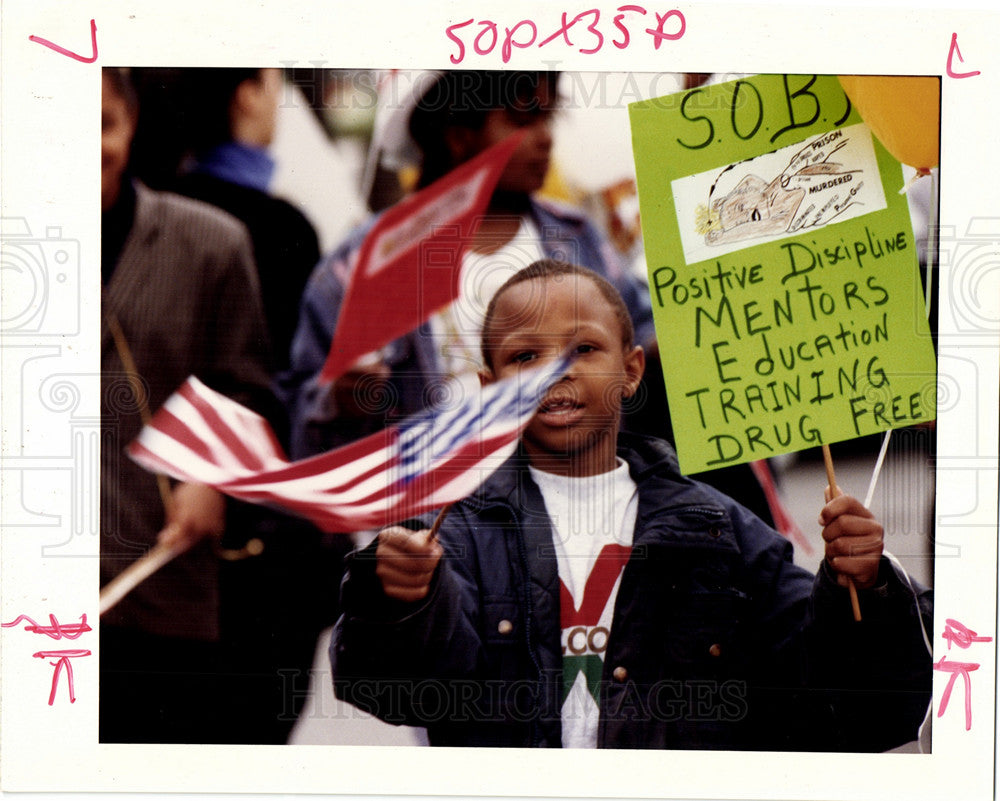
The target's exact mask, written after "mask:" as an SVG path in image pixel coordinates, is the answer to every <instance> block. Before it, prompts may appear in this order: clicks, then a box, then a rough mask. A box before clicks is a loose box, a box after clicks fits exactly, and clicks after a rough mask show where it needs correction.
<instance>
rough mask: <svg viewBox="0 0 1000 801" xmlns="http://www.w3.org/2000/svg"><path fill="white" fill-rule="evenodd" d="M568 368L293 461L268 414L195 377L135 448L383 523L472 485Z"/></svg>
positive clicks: (315, 517) (140, 457) (325, 525)
mask: <svg viewBox="0 0 1000 801" xmlns="http://www.w3.org/2000/svg"><path fill="white" fill-rule="evenodd" d="M568 366H569V361H568V360H567V359H559V360H554V361H553V362H551V363H549V364H548V365H545V366H544V367H542V368H539V369H536V370H525V371H524V372H523V373H521V374H520V375H519V376H517V377H515V378H513V379H509V380H507V381H502V382H498V383H496V384H492V385H490V386H488V387H485V388H484V389H482V390H481V391H480V392H479V393H477V394H476V395H473V396H470V397H467V398H464V399H462V400H461V401H460V402H459V403H457V404H454V405H453V406H450V407H448V408H431V409H427V410H425V411H423V412H420V413H419V414H417V415H414V416H413V417H410V418H408V419H407V420H404V421H403V422H401V423H400V424H398V425H396V426H393V427H391V428H387V429H385V430H383V431H379V432H377V433H376V434H372V435H371V436H368V437H366V438H364V439H362V440H358V441H357V442H353V443H351V444H349V445H345V446H344V447H342V448H338V449H336V450H333V451H329V452H327V453H324V454H320V455H318V456H314V457H311V458H309V459H303V460H300V461H295V462H291V461H289V460H288V458H287V457H286V456H285V454H284V452H283V450H282V448H281V446H280V445H279V443H278V441H277V439H276V438H275V436H274V433H273V432H272V430H271V428H270V426H269V425H268V423H267V422H266V421H265V420H264V419H263V418H262V417H260V416H259V415H257V414H255V413H254V412H252V411H250V410H249V409H246V408H245V407H243V406H241V405H240V404H238V403H236V402H235V401H233V400H231V399H230V398H227V397H225V396H224V395H220V394H219V393H217V392H215V391H214V390H212V389H210V388H209V387H207V386H205V385H204V384H203V383H202V382H201V381H199V380H198V379H197V378H195V377H193V376H192V377H191V378H189V379H188V380H187V382H185V384H184V385H183V386H182V387H181V388H180V389H179V390H178V391H177V392H175V393H174V394H173V395H172V396H171V397H170V398H169V399H168V400H167V402H166V403H165V404H164V405H163V407H162V408H161V409H160V410H159V411H158V412H157V413H156V415H155V416H154V418H153V420H152V422H151V423H150V424H149V425H148V426H146V427H145V428H144V429H143V430H142V432H141V433H140V435H139V437H138V438H137V439H136V440H135V441H134V442H132V443H131V444H130V445H129V448H128V453H129V455H130V456H131V457H132V458H133V459H135V460H136V461H137V462H138V463H139V464H141V465H143V466H144V467H146V468H147V469H149V470H152V471H154V472H160V473H165V474H167V475H169V476H171V477H173V478H175V479H178V480H180V481H190V482H196V483H200V484H208V485H209V486H212V487H215V488H216V489H218V490H220V491H221V492H224V493H226V494H227V495H231V496H232V497H234V498H238V499H240V500H244V501H249V502H252V503H260V504H266V505H270V506H275V507H278V508H281V509H284V510H286V511H288V512H291V513H294V514H298V515H300V516H303V517H306V518H308V519H310V520H312V521H313V522H314V523H315V524H316V525H317V526H319V527H320V528H321V529H323V530H325V531H340V532H350V531H360V530H363V529H368V528H378V527H381V526H385V525H388V524H390V523H393V522H398V521H400V520H405V519H408V518H410V517H413V516H415V515H418V514H422V513H424V512H427V511H430V510H432V509H436V508H439V507H441V506H443V505H444V504H446V503H450V502H452V501H455V500H458V499H460V498H463V497H465V496H466V495H468V494H469V493H471V492H472V491H473V490H475V488H476V487H477V486H479V484H481V483H482V482H483V481H484V480H485V479H486V478H487V477H488V476H489V475H490V473H492V472H493V471H494V470H495V469H496V468H497V467H499V466H500V465H501V464H502V463H503V461H504V460H505V459H507V458H508V457H509V456H510V455H511V454H512V453H513V452H514V450H515V448H516V447H517V440H518V438H519V437H520V434H521V431H522V430H523V429H524V427H525V426H526V425H527V424H528V422H529V420H530V419H531V417H532V416H533V415H534V413H535V411H536V410H537V408H538V404H539V403H540V402H541V400H542V398H543V397H544V395H545V393H546V392H547V391H548V389H549V387H550V386H552V384H554V383H555V382H556V381H558V380H559V378H560V377H561V376H562V375H563V373H564V372H565V371H566V369H567V368H568Z"/></svg>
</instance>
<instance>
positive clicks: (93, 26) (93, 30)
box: [28, 20, 97, 64]
mask: <svg viewBox="0 0 1000 801" xmlns="http://www.w3.org/2000/svg"><path fill="white" fill-rule="evenodd" d="M28 40H29V41H32V42H36V43H37V44H40V45H45V47H49V48H52V49H53V50H55V51H56V52H57V53H60V54H61V55H64V56H69V57H70V58H75V59H76V60H77V61H82V62H83V63H84V64H93V63H94V62H95V61H97V23H96V22H95V21H94V20H91V21H90V46H91V47H92V48H93V51H94V55H92V56H89V57H88V56H81V55H80V54H79V53H74V52H73V51H72V50H67V49H66V48H65V47H61V46H60V45H57V44H55V42H50V41H49V40H48V39H43V38H42V37H41V36H29V37H28Z"/></svg>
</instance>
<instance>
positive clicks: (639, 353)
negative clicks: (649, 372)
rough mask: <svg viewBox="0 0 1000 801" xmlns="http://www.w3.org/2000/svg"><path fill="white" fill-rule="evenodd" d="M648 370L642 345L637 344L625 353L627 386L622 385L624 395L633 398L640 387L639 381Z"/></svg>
mask: <svg viewBox="0 0 1000 801" xmlns="http://www.w3.org/2000/svg"><path fill="white" fill-rule="evenodd" d="M645 372H646V352H645V351H644V350H643V349H642V345H636V346H635V347H634V348H632V350H630V351H628V352H627V353H626V354H625V386H623V387H622V395H623V396H624V397H626V398H631V397H632V396H633V395H634V394H635V393H636V390H637V389H639V382H640V381H642V375H643V373H645Z"/></svg>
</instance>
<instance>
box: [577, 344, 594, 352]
mask: <svg viewBox="0 0 1000 801" xmlns="http://www.w3.org/2000/svg"><path fill="white" fill-rule="evenodd" d="M595 350H597V348H596V347H594V346H593V345H590V344H587V343H586V342H581V343H580V344H579V345H577V346H576V348H575V351H576V352H577V353H591V352H592V351H595Z"/></svg>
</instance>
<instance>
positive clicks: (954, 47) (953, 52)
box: [947, 33, 980, 78]
mask: <svg viewBox="0 0 1000 801" xmlns="http://www.w3.org/2000/svg"><path fill="white" fill-rule="evenodd" d="M955 56H958V60H959V61H961V62H962V63H963V64H964V63H965V59H964V58H962V51H961V50H959V49H958V34H957V33H953V34H952V35H951V47H950V48H949V49H948V67H947V70H948V77H949V78H973V77H975V76H976V75H979V74H980V71H979V70H973V71H972V72H955V71H954V70H953V69H952V68H951V63H952V59H953V58H954V57H955Z"/></svg>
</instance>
